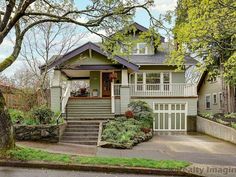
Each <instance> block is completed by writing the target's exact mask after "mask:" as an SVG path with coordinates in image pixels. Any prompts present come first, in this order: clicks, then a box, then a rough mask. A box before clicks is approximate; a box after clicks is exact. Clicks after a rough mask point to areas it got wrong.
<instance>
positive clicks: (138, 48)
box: [133, 43, 148, 55]
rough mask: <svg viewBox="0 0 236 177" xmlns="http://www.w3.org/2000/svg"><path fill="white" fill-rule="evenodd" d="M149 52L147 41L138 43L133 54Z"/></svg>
mask: <svg viewBox="0 0 236 177" xmlns="http://www.w3.org/2000/svg"><path fill="white" fill-rule="evenodd" d="M147 53H148V48H147V44H146V43H137V45H136V46H134V47H133V54H138V55H143V54H147Z"/></svg>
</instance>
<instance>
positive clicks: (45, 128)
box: [14, 123, 66, 143]
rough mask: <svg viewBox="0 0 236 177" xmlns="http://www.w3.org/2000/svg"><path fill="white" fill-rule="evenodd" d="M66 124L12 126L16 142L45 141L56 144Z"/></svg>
mask: <svg viewBox="0 0 236 177" xmlns="http://www.w3.org/2000/svg"><path fill="white" fill-rule="evenodd" d="M65 127H66V124H65V123H64V124H59V125H14V131H15V136H16V140H18V141H45V142H50V143H57V142H58V141H59V140H60V137H61V136H62V134H63V132H64V130H65Z"/></svg>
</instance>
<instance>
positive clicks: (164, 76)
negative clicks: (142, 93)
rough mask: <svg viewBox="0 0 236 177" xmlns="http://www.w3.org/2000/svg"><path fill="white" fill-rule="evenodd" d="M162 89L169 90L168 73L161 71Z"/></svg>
mask: <svg viewBox="0 0 236 177" xmlns="http://www.w3.org/2000/svg"><path fill="white" fill-rule="evenodd" d="M163 84H164V90H167V91H168V90H170V73H163Z"/></svg>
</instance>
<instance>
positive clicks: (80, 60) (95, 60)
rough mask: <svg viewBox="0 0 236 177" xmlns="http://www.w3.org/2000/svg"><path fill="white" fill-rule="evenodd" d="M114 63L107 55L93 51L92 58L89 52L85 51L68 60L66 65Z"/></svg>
mask: <svg viewBox="0 0 236 177" xmlns="http://www.w3.org/2000/svg"><path fill="white" fill-rule="evenodd" d="M110 64H112V61H111V60H109V59H107V57H105V56H103V55H101V54H98V53H95V52H92V55H91V58H90V57H89V53H88V52H84V53H83V54H81V55H79V56H76V57H74V58H72V59H70V60H69V61H68V62H66V64H65V65H70V66H71V65H74V66H77V65H110Z"/></svg>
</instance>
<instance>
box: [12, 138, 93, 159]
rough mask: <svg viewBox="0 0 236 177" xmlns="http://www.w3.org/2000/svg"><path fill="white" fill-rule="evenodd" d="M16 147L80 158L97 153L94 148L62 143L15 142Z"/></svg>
mask: <svg viewBox="0 0 236 177" xmlns="http://www.w3.org/2000/svg"><path fill="white" fill-rule="evenodd" d="M16 145H18V146H26V147H31V148H36V149H41V150H45V151H48V152H53V153H63V154H72V155H82V156H95V155H96V152H97V147H96V146H86V145H74V144H63V143H57V144H54V143H41V142H28V141H21V142H17V143H16Z"/></svg>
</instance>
